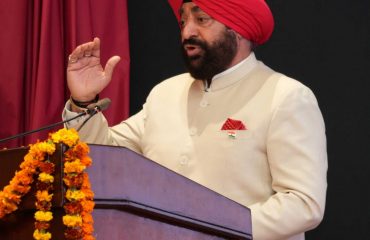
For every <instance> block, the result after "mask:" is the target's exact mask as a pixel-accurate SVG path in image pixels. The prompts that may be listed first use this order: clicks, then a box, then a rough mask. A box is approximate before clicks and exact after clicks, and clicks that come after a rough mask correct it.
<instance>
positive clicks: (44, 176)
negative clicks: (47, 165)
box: [38, 173, 54, 183]
mask: <svg viewBox="0 0 370 240" xmlns="http://www.w3.org/2000/svg"><path fill="white" fill-rule="evenodd" d="M38 179H39V180H40V181H41V182H51V183H52V182H54V177H53V176H52V175H50V174H47V173H40V174H39V178H38Z"/></svg>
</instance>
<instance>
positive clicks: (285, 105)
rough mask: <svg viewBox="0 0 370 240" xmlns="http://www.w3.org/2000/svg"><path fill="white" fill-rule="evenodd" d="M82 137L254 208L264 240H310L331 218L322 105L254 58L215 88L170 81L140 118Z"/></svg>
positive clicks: (185, 79)
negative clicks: (228, 126) (237, 125)
mask: <svg viewBox="0 0 370 240" xmlns="http://www.w3.org/2000/svg"><path fill="white" fill-rule="evenodd" d="M66 108H68V103H67V105H66ZM72 115H73V113H71V112H69V111H68V110H65V112H64V117H67V116H72ZM227 118H231V119H235V120H241V121H242V122H243V123H244V125H245V126H246V128H247V130H239V131H235V136H231V135H234V134H233V133H231V132H228V131H225V130H221V127H222V125H223V124H224V122H225V121H226V120H227ZM78 124H79V123H76V122H75V123H72V125H70V126H68V127H72V126H77V125H78ZM80 134H81V136H82V139H84V140H85V141H87V142H90V143H100V144H111V145H120V146H125V147H128V148H130V149H132V150H134V151H136V152H138V153H141V154H143V155H144V156H146V157H148V158H149V159H152V160H153V161H156V162H158V163H160V164H162V165H164V166H165V167H167V168H169V169H172V170H174V171H176V172H178V173H179V174H182V175H184V176H186V177H188V178H190V179H192V180H194V181H196V182H198V183H200V184H202V185H204V186H206V187H208V188H210V189H212V190H214V191H216V192H218V193H220V194H222V195H224V196H226V197H228V198H230V199H232V200H235V201H236V202H239V203H241V204H243V205H245V206H247V207H249V208H250V209H251V211H252V226H253V236H254V239H255V240H270V239H290V240H292V239H304V232H305V231H307V230H310V229H312V228H314V227H316V226H317V225H318V224H319V223H320V221H321V220H322V218H323V214H324V207H325V196H326V188H327V182H326V173H327V153H326V137H325V126H324V122H323V118H322V115H321V112H320V110H319V107H318V104H317V101H316V98H315V96H314V95H313V93H312V92H311V90H310V89H308V88H307V87H305V86H304V85H302V84H301V83H299V82H298V81H296V80H293V79H291V78H288V77H286V76H284V75H282V74H279V73H276V72H274V71H273V70H271V69H269V68H268V67H266V66H265V65H263V63H261V62H259V61H257V60H256V58H255V56H254V54H251V55H250V56H249V57H248V58H247V59H246V60H244V61H243V62H242V63H241V64H239V65H238V66H236V67H233V69H229V70H227V71H226V72H224V73H222V74H220V75H218V76H216V77H215V78H214V80H213V82H212V85H211V87H210V88H208V89H204V86H203V84H202V82H200V81H195V80H194V79H192V78H191V77H190V75H188V74H182V75H179V76H175V77H173V78H171V79H168V80H166V81H164V82H162V83H160V84H158V85H157V86H156V87H155V88H154V89H153V90H152V91H151V93H150V95H149V96H148V98H147V101H146V103H145V104H144V106H143V109H142V110H141V111H140V112H139V113H137V114H136V115H134V116H132V117H130V118H129V119H127V120H126V121H123V122H122V123H120V124H118V125H116V126H114V127H111V128H109V127H108V125H107V122H106V119H105V118H104V117H103V115H102V114H98V115H97V116H95V117H93V118H92V119H91V120H90V121H89V122H88V123H87V124H86V125H85V126H84V127H83V128H82V130H81V131H80Z"/></svg>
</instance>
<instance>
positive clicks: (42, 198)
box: [36, 191, 53, 202]
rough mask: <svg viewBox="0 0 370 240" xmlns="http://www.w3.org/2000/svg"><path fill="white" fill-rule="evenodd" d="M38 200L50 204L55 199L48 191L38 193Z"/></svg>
mask: <svg viewBox="0 0 370 240" xmlns="http://www.w3.org/2000/svg"><path fill="white" fill-rule="evenodd" d="M36 198H37V200H39V201H47V202H50V201H51V199H52V198H53V194H49V193H48V191H37V192H36Z"/></svg>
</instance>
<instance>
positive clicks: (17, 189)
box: [13, 185, 31, 195]
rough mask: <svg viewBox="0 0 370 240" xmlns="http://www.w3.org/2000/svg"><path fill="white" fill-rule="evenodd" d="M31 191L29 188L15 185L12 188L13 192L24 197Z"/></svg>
mask: <svg viewBox="0 0 370 240" xmlns="http://www.w3.org/2000/svg"><path fill="white" fill-rule="evenodd" d="M30 190H31V186H22V185H15V186H14V187H13V191H14V192H18V193H19V194H20V195H25V194H26V193H28V192H29V191H30Z"/></svg>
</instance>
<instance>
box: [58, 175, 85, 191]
mask: <svg viewBox="0 0 370 240" xmlns="http://www.w3.org/2000/svg"><path fill="white" fill-rule="evenodd" d="M83 180H84V179H83V175H82V174H77V175H75V176H74V175H71V174H67V175H66V176H64V178H63V181H64V183H65V184H66V185H67V186H68V187H75V188H81V186H82V183H83Z"/></svg>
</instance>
